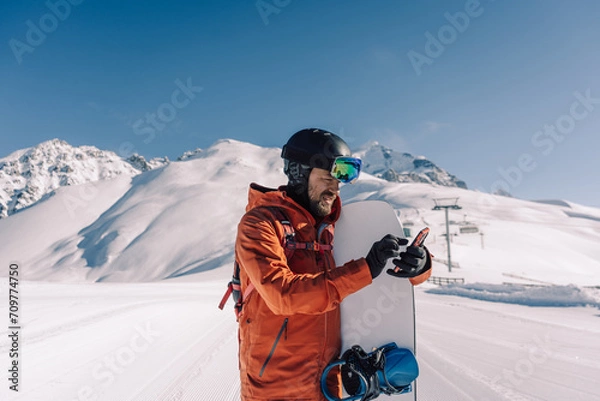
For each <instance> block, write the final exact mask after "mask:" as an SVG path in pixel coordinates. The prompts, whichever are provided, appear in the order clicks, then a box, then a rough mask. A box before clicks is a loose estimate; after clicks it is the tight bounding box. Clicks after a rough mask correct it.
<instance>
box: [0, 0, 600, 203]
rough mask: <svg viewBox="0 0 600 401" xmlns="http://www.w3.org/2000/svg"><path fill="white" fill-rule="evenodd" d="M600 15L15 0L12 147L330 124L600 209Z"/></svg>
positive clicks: (164, 141) (148, 150)
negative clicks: (52, 141) (56, 140)
mask: <svg viewBox="0 0 600 401" xmlns="http://www.w3.org/2000/svg"><path fill="white" fill-rule="evenodd" d="M598 15H600V3H599V2H597V1H594V0H581V1H577V2H567V1H558V0H545V1H542V0H529V1H517V0H510V1H509V0H495V1H492V0H482V1H480V2H477V1H475V0H469V1H464V0H463V1H454V0H448V1H441V0H440V1H433V0H428V1H420V2H417V1H399V0H396V1H391V0H390V1H387V0H374V1H348V0H346V1H342V0H331V1H317V0H303V1H298V0H291V1H290V0H264V1H258V2H257V1H255V0H248V1H246V0H235V1H234V0H221V1H172V2H164V1H129V2H123V1H113V0H105V1H98V0H96V1H94V0H83V1H82V0H71V2H68V0H49V1H47V2H46V1H22V2H2V3H1V5H0V39H2V42H1V43H2V50H1V56H0V77H2V78H1V86H0V87H1V91H0V110H1V112H0V130H1V132H2V142H1V144H2V145H1V148H0V156H4V155H7V154H8V153H10V152H12V151H14V150H17V149H21V148H25V147H29V146H33V145H35V144H37V143H39V142H41V141H44V140H47V139H51V138H55V137H59V138H62V139H65V140H66V141H68V142H69V143H71V144H73V145H83V144H91V145H95V146H97V147H99V148H102V149H109V150H113V151H115V152H117V153H120V154H122V155H126V154H128V153H130V152H132V151H135V152H137V153H140V154H142V155H144V156H146V157H154V156H168V157H169V158H171V159H174V158H176V157H177V156H179V155H181V154H182V153H183V152H184V151H186V150H191V149H195V148H197V147H200V148H206V147H208V146H210V145H211V144H212V143H214V142H215V141H216V140H218V139H219V138H235V139H238V140H243V141H249V142H253V143H256V144H258V145H261V146H277V147H281V146H282V145H283V143H285V141H286V140H287V138H288V137H289V136H290V135H291V134H292V133H293V132H295V131H296V130H298V129H300V128H304V127H311V126H317V127H322V128H326V129H329V130H331V131H333V132H336V133H338V134H341V135H342V136H343V137H344V138H345V139H346V140H347V141H348V142H349V143H350V145H351V146H352V147H355V148H356V147H358V146H360V145H362V144H363V143H365V142H367V141H369V140H377V141H379V142H380V143H382V144H384V145H387V146H389V147H392V148H394V149H396V150H399V151H406V152H410V153H413V154H419V155H425V156H426V157H428V158H429V159H431V160H432V161H434V162H435V163H436V164H438V165H439V166H441V167H443V168H445V169H446V170H448V171H450V172H451V173H453V174H455V175H457V176H458V177H460V178H461V179H463V180H465V181H466V182H467V184H468V185H469V187H470V188H473V189H480V190H482V191H486V192H490V191H493V190H495V189H499V188H503V189H506V190H509V192H511V193H513V194H514V195H515V196H518V197H522V198H525V199H567V200H571V201H575V202H579V203H583V204H587V205H595V206H600V178H599V177H600V174H599V173H600V157H598V152H599V149H600V135H598V134H599V129H600V68H599V65H600V51H599V48H598V43H600V28H599V25H598ZM467 18H468V21H467ZM432 37H433V39H431V38H432ZM415 60H416V61H415ZM586 98H587V100H586ZM545 126H549V128H548V127H546V128H545ZM552 126H554V127H555V129H554V131H552Z"/></svg>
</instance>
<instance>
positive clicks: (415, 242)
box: [388, 227, 429, 276]
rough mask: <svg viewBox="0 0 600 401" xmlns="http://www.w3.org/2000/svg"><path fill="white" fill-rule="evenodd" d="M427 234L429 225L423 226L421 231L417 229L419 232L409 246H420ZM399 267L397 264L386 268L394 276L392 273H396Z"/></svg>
mask: <svg viewBox="0 0 600 401" xmlns="http://www.w3.org/2000/svg"><path fill="white" fill-rule="evenodd" d="M428 234H429V227H425V228H424V229H422V230H421V231H419V233H418V234H417V236H416V237H415V239H414V240H413V242H412V243H411V244H410V246H422V245H423V243H424V242H425V238H427V235H428ZM400 270H401V269H400V268H399V267H398V266H395V267H394V268H393V269H388V273H389V274H391V275H392V276H394V275H395V274H394V273H398V272H399V271H400Z"/></svg>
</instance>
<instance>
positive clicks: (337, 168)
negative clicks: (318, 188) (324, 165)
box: [331, 157, 362, 183]
mask: <svg viewBox="0 0 600 401" xmlns="http://www.w3.org/2000/svg"><path fill="white" fill-rule="evenodd" d="M361 166H362V161H361V160H360V159H359V158H356V157H338V158H336V159H335V161H334V162H333V167H331V175H332V176H333V177H334V178H335V179H337V180H339V181H341V182H343V183H352V182H354V181H356V179H357V178H358V175H359V174H360V167H361Z"/></svg>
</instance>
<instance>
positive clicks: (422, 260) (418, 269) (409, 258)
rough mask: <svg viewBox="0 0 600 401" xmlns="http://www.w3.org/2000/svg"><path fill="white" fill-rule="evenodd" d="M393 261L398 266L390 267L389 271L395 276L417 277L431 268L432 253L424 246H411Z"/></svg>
mask: <svg viewBox="0 0 600 401" xmlns="http://www.w3.org/2000/svg"><path fill="white" fill-rule="evenodd" d="M393 262H394V264H395V265H396V268H395V269H388V270H387V273H388V274H390V275H392V276H395V277H403V278H409V277H416V276H419V275H421V274H423V273H425V272H426V271H427V270H429V269H431V255H430V254H429V251H428V250H427V248H425V247H424V246H412V245H411V246H409V247H408V248H406V251H405V252H402V253H400V259H394V260H393Z"/></svg>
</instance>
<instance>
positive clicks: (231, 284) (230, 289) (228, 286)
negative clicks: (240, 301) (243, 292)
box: [219, 282, 233, 310]
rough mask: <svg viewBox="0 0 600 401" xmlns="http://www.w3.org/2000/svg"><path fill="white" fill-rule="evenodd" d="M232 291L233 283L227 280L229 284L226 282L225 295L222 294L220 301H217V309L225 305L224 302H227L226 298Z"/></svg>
mask: <svg viewBox="0 0 600 401" xmlns="http://www.w3.org/2000/svg"><path fill="white" fill-rule="evenodd" d="M232 292H233V283H232V282H229V284H227V291H225V295H223V298H222V299H221V302H220V303H219V309H221V310H223V308H224V307H225V303H227V300H228V299H229V297H230V296H231V293H232Z"/></svg>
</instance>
